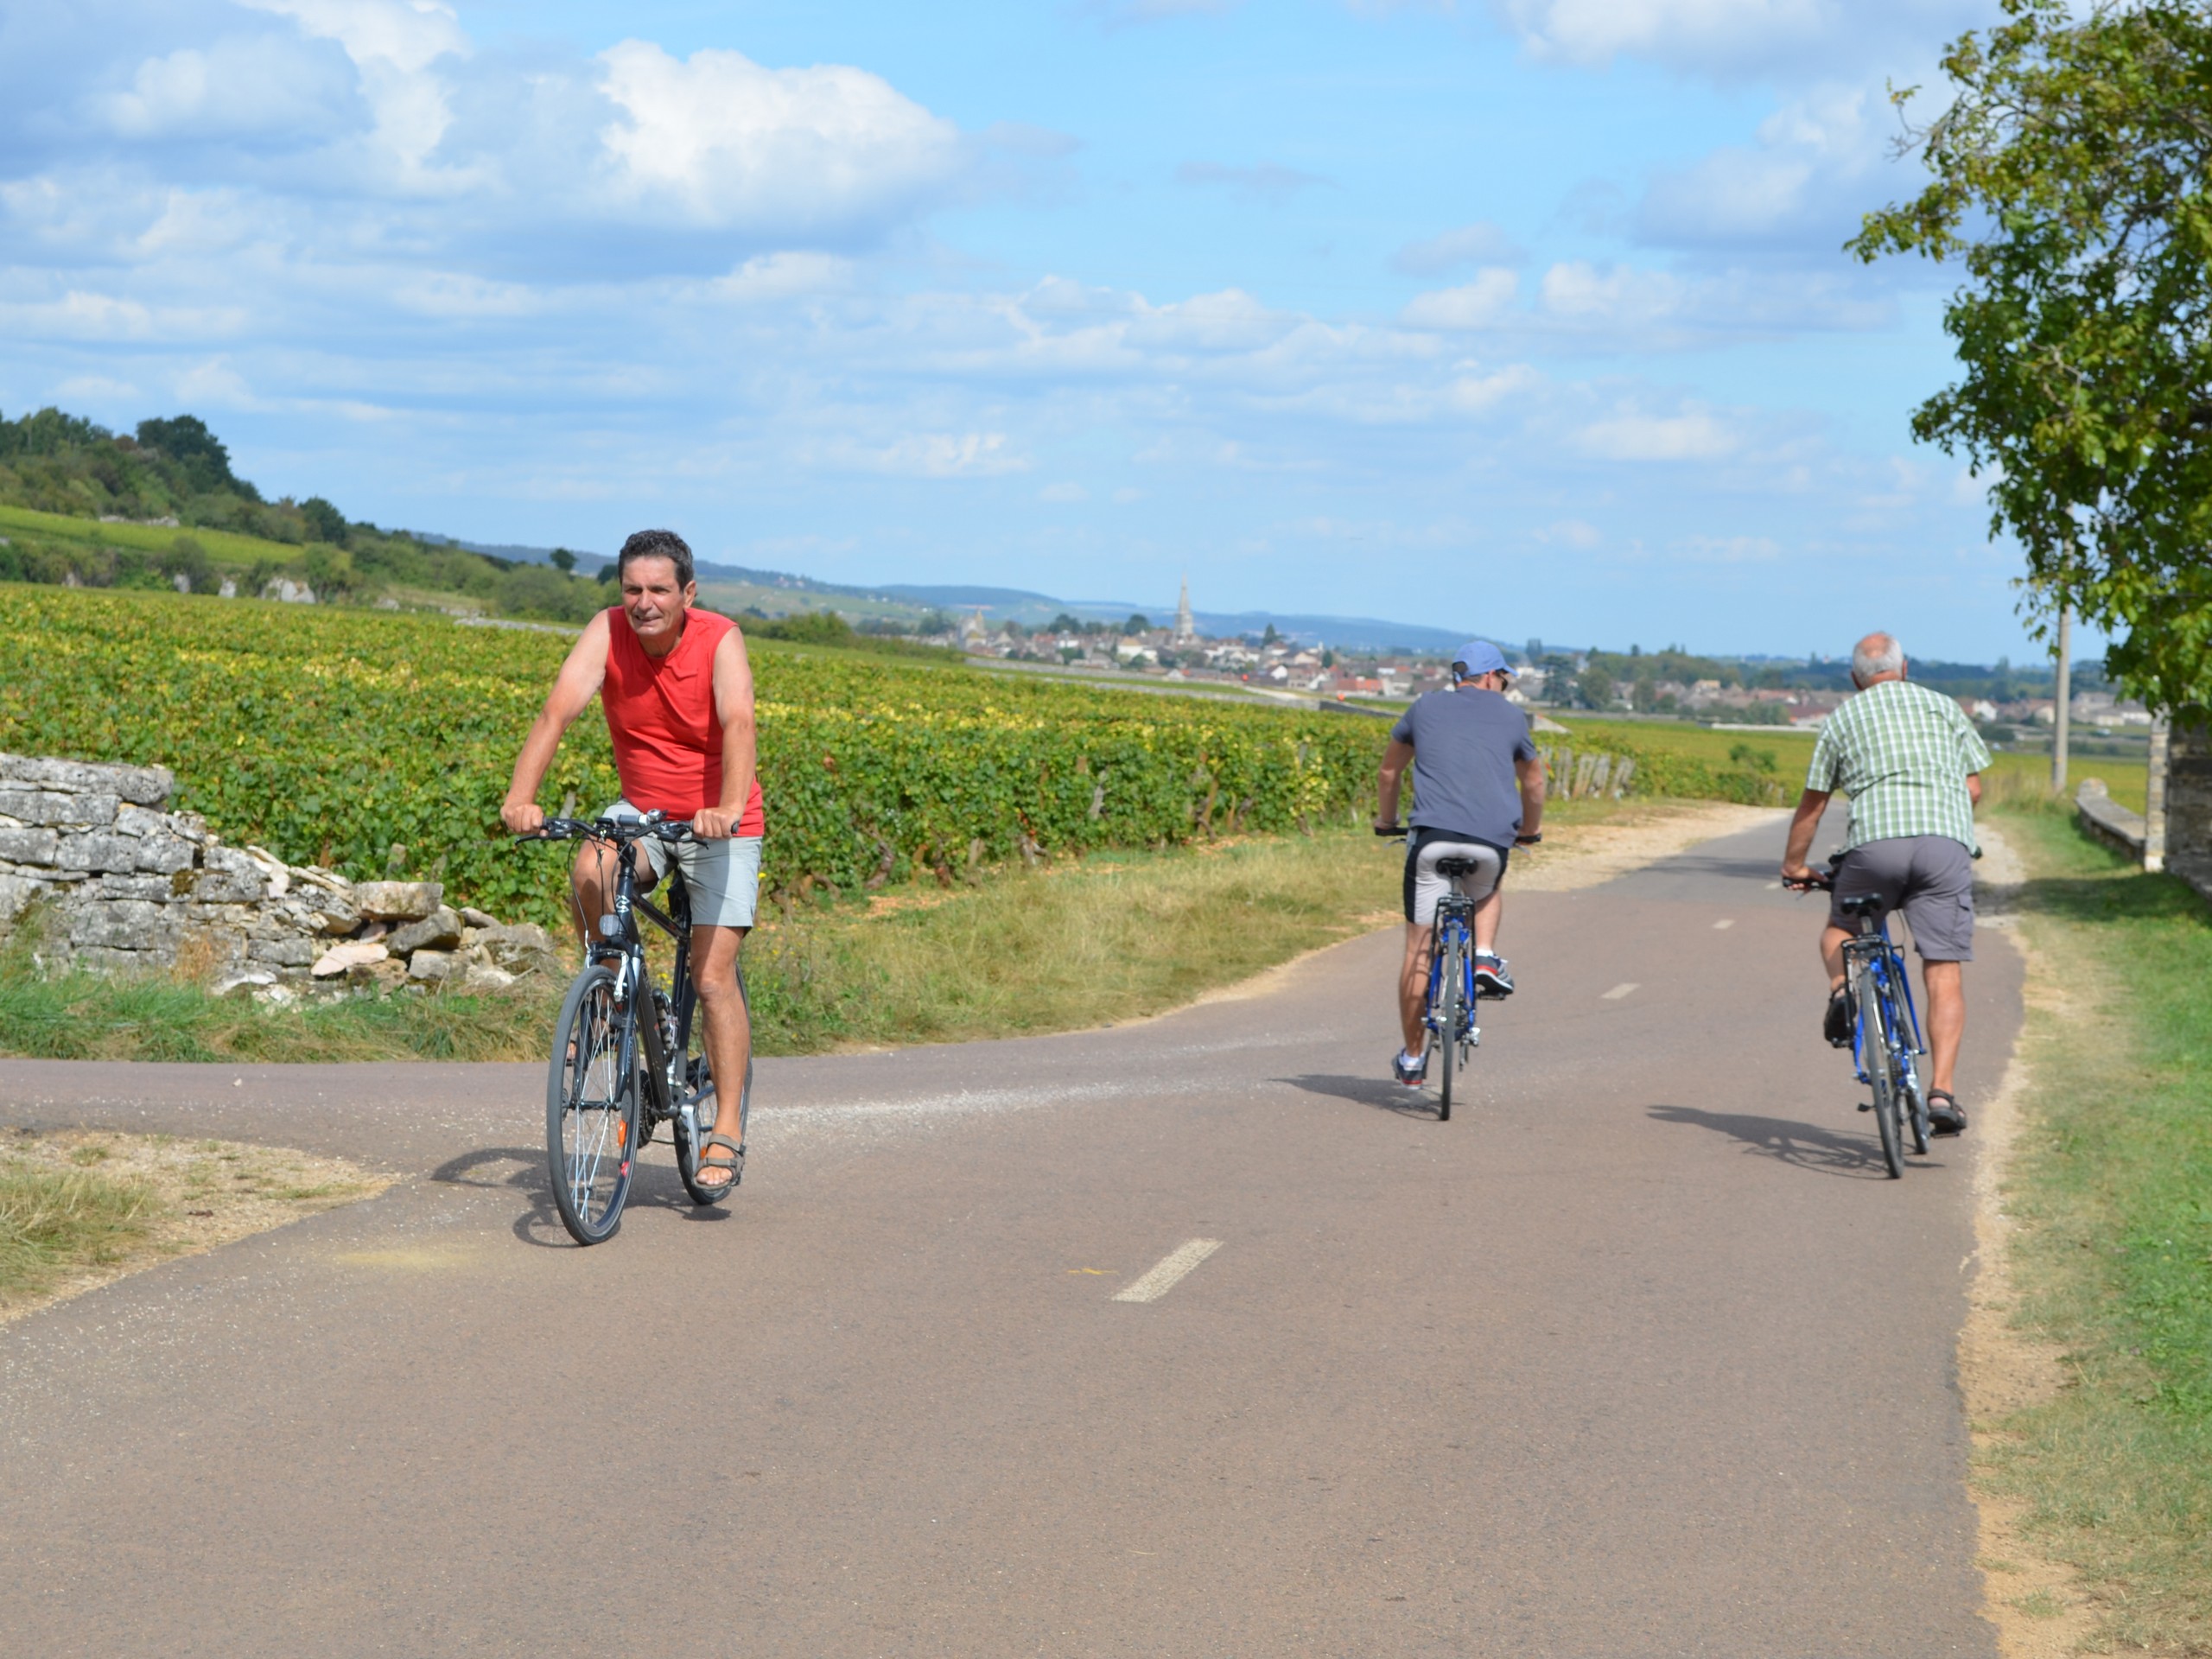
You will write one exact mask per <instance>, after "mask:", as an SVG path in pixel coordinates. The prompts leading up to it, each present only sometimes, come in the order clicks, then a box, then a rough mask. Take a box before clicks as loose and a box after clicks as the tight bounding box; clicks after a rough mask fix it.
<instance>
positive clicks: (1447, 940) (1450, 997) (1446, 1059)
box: [1433, 928, 1466, 1123]
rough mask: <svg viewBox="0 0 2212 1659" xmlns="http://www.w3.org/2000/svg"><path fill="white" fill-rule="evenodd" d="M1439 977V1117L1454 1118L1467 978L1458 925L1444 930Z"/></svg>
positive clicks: (1435, 1036)
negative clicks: (1454, 1073)
mask: <svg viewBox="0 0 2212 1659" xmlns="http://www.w3.org/2000/svg"><path fill="white" fill-rule="evenodd" d="M1443 969H1444V971H1443V972H1442V974H1441V975H1440V976H1439V977H1438V980H1437V991H1436V1030H1435V1033H1433V1040H1434V1042H1435V1044H1436V1046H1437V1048H1438V1050H1439V1051H1440V1052H1439V1053H1438V1054H1437V1057H1436V1058H1437V1061H1438V1064H1439V1065H1441V1066H1442V1067H1443V1072H1442V1075H1441V1077H1440V1078H1439V1080H1438V1090H1437V1105H1436V1121H1437V1122H1440V1123H1449V1122H1451V1121H1452V1065H1453V1062H1454V1061H1456V1060H1457V1059H1458V1058H1459V998H1460V995H1461V989H1462V987H1463V986H1464V985H1465V982H1466V968H1465V963H1462V962H1461V960H1460V957H1459V930H1458V929H1457V928H1446V930H1445V931H1444V963H1443Z"/></svg>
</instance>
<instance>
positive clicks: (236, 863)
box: [192, 847, 269, 904]
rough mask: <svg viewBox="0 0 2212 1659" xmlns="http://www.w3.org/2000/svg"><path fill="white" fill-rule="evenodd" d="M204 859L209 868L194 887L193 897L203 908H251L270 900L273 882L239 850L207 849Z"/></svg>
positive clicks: (203, 853)
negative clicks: (270, 888)
mask: <svg viewBox="0 0 2212 1659" xmlns="http://www.w3.org/2000/svg"><path fill="white" fill-rule="evenodd" d="M200 857H201V859H202V861H203V862H204V864H205V868H203V869H202V870H201V872H200V879H199V880H197V881H195V882H194V883H193V885H192V896H193V897H194V898H195V899H199V900H200V902H201V903H202V904H250V903H252V902H254V901H256V900H257V899H264V898H265V897H267V896H268V893H269V878H268V877H267V876H265V875H264V874H262V873H261V867H260V866H259V865H257V864H256V863H255V862H254V861H252V860H251V859H250V858H248V857H247V856H246V855H245V854H244V853H242V852H239V851H238V849H236V848H234V847H209V848H206V849H202V851H201V853H200Z"/></svg>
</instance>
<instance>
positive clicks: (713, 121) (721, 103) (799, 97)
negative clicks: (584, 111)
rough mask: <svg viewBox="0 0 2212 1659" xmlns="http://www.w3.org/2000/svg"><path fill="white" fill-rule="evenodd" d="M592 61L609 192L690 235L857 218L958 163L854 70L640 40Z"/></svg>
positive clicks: (922, 119) (954, 134) (912, 115)
mask: <svg viewBox="0 0 2212 1659" xmlns="http://www.w3.org/2000/svg"><path fill="white" fill-rule="evenodd" d="M601 60H602V61H604V63H605V64H606V66H607V74H606V79H605V80H604V81H603V82H602V83H601V84H602V86H603V87H604V89H605V91H606V92H607V97H608V99H610V100H612V101H613V104H614V105H616V106H617V107H618V108H619V109H620V111H621V112H622V113H621V116H620V118H618V119H616V120H614V121H612V122H610V123H608V124H607V125H606V126H605V127H603V128H601V130H600V137H601V141H602V142H603V143H605V144H606V146H607V151H608V153H609V154H610V155H611V156H613V159H614V162H615V163H616V168H617V188H618V189H619V190H620V191H623V192H625V193H626V194H630V195H631V196H632V197H634V198H635V199H636V200H639V201H640V202H641V203H645V204H651V205H653V206H656V207H673V208H674V209H675V210H676V211H677V213H679V214H681V215H682V216H683V218H684V219H687V220H689V221H690V222H691V223H693V224H696V225H703V226H728V225H730V224H733V223H739V222H744V221H747V220H759V219H769V220H773V221H776V222H779V223H786V224H804V223H807V222H810V221H817V222H818V221H819V220H821V219H825V218H833V217H836V216H839V215H842V214H850V213H855V212H857V213H868V212H869V211H871V210H874V209H878V208H880V207H882V206H883V205H884V204H886V203H887V202H889V201H893V200H900V199H904V198H910V197H912V195H914V194H917V193H918V192H925V191H926V190H928V189H929V188H931V187H933V186H935V185H937V184H939V183H941V182H942V181H944V179H945V178H946V177H947V176H948V175H950V173H951V172H952V171H953V170H954V169H955V168H956V167H957V165H958V162H959V159H960V142H959V131H958V129H957V128H956V127H955V126H954V125H953V124H952V123H951V122H950V121H947V120H945V119H944V118H942V117H940V116H935V115H931V113H930V112H929V111H927V110H925V109H924V108H923V107H922V106H921V105H918V104H916V103H915V102H913V101H912V99H908V98H906V97H905V96H904V95H902V94H901V93H899V92H897V91H896V90H895V89H893V86H891V84H890V83H889V82H888V81H887V80H885V79H883V78H882V77H880V75H873V74H870V73H868V72H867V71H865V70H861V69H853V68H848V67H842V66H836V65H830V66H817V67H812V68H807V69H766V68H763V67H761V66H760V65H759V64H757V63H754V62H753V60H751V59H750V58H747V57H746V56H745V55H744V54H742V53H738V52H728V51H716V50H702V51H700V52H696V53H694V54H692V55H691V56H690V58H689V59H677V58H675V57H671V55H670V54H668V53H667V52H665V51H664V50H662V49H661V48H659V47H658V46H655V45H653V44H652V43H651V42H649V41H624V42H623V43H622V44H621V45H620V46H617V47H613V48H610V49H609V50H607V52H605V53H602V54H601Z"/></svg>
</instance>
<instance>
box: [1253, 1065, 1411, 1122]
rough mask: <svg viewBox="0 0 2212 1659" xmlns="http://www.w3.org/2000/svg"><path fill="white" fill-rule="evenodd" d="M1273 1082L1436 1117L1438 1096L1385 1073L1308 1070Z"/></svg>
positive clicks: (1387, 1109)
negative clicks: (1347, 1074) (1394, 1080)
mask: <svg viewBox="0 0 2212 1659" xmlns="http://www.w3.org/2000/svg"><path fill="white" fill-rule="evenodd" d="M1268 1081H1270V1082H1272V1083H1281V1084H1288V1085H1289V1086H1290V1087H1292V1088H1293V1089H1302V1090H1305V1091H1306V1093H1307V1094H1309V1095H1327V1096H1331V1097H1332V1098H1333V1099H1336V1100H1349V1101H1351V1102H1354V1103H1357V1104H1358V1105H1361V1106H1372V1107H1373V1108H1374V1109H1376V1111H1378V1112H1393V1113H1395V1114H1396V1115H1397V1116H1400V1117H1434V1116H1436V1097H1435V1096H1433V1095H1432V1094H1430V1093H1429V1092H1428V1091H1427V1090H1422V1089H1408V1088H1407V1087H1406V1086H1405V1085H1404V1084H1401V1083H1392V1082H1390V1081H1389V1079H1388V1078H1385V1077H1344V1076H1342V1075H1340V1074H1338V1073H1333V1072H1311V1071H1309V1072H1307V1073H1306V1075H1304V1076H1303V1077H1272V1078H1270V1079H1268Z"/></svg>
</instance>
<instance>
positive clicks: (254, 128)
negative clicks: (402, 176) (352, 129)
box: [92, 34, 353, 138]
mask: <svg viewBox="0 0 2212 1659" xmlns="http://www.w3.org/2000/svg"><path fill="white" fill-rule="evenodd" d="M352 102H353V85H352V82H351V78H350V77H349V76H348V75H347V74H346V62H345V60H344V59H342V58H340V57H338V55H337V54H335V53H329V52H327V51H319V50H316V49H315V48H312V47H310V46H308V44H307V43H306V42H304V41H296V40H287V39H285V38H284V37H283V36H282V35H275V34H258V35H233V36H231V37H229V38H227V39H225V40H220V41H215V42H214V43H213V45H211V46H209V47H208V48H207V49H206V50H204V51H202V50H200V49H198V48H189V47H188V48H183V49H181V50H179V51H175V52H172V53H169V54H168V55H167V56H164V57H158V58H148V59H146V60H144V61H143V62H141V63H140V64H139V66H138V67H137V71H136V72H135V73H133V74H132V76H131V79H130V89H129V90H128V91H126V92H106V93H102V94H100V95H99V96H98V97H96V98H94V99H92V110H93V111H94V113H95V115H96V117H97V118H99V120H101V121H102V122H103V123H104V124H106V125H107V126H108V127H109V128H111V130H113V131H115V132H116V133H118V134H119V135H120V136H122V137H126V138H175V137H215V138H224V137H255V136H264V135H280V134H281V135H295V136H296V135H298V134H300V133H302V132H313V131H318V130H321V131H326V132H331V133H335V131H336V130H339V129H340V127H341V126H342V124H344V121H345V114H346V108H347V106H348V105H351V104H352Z"/></svg>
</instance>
